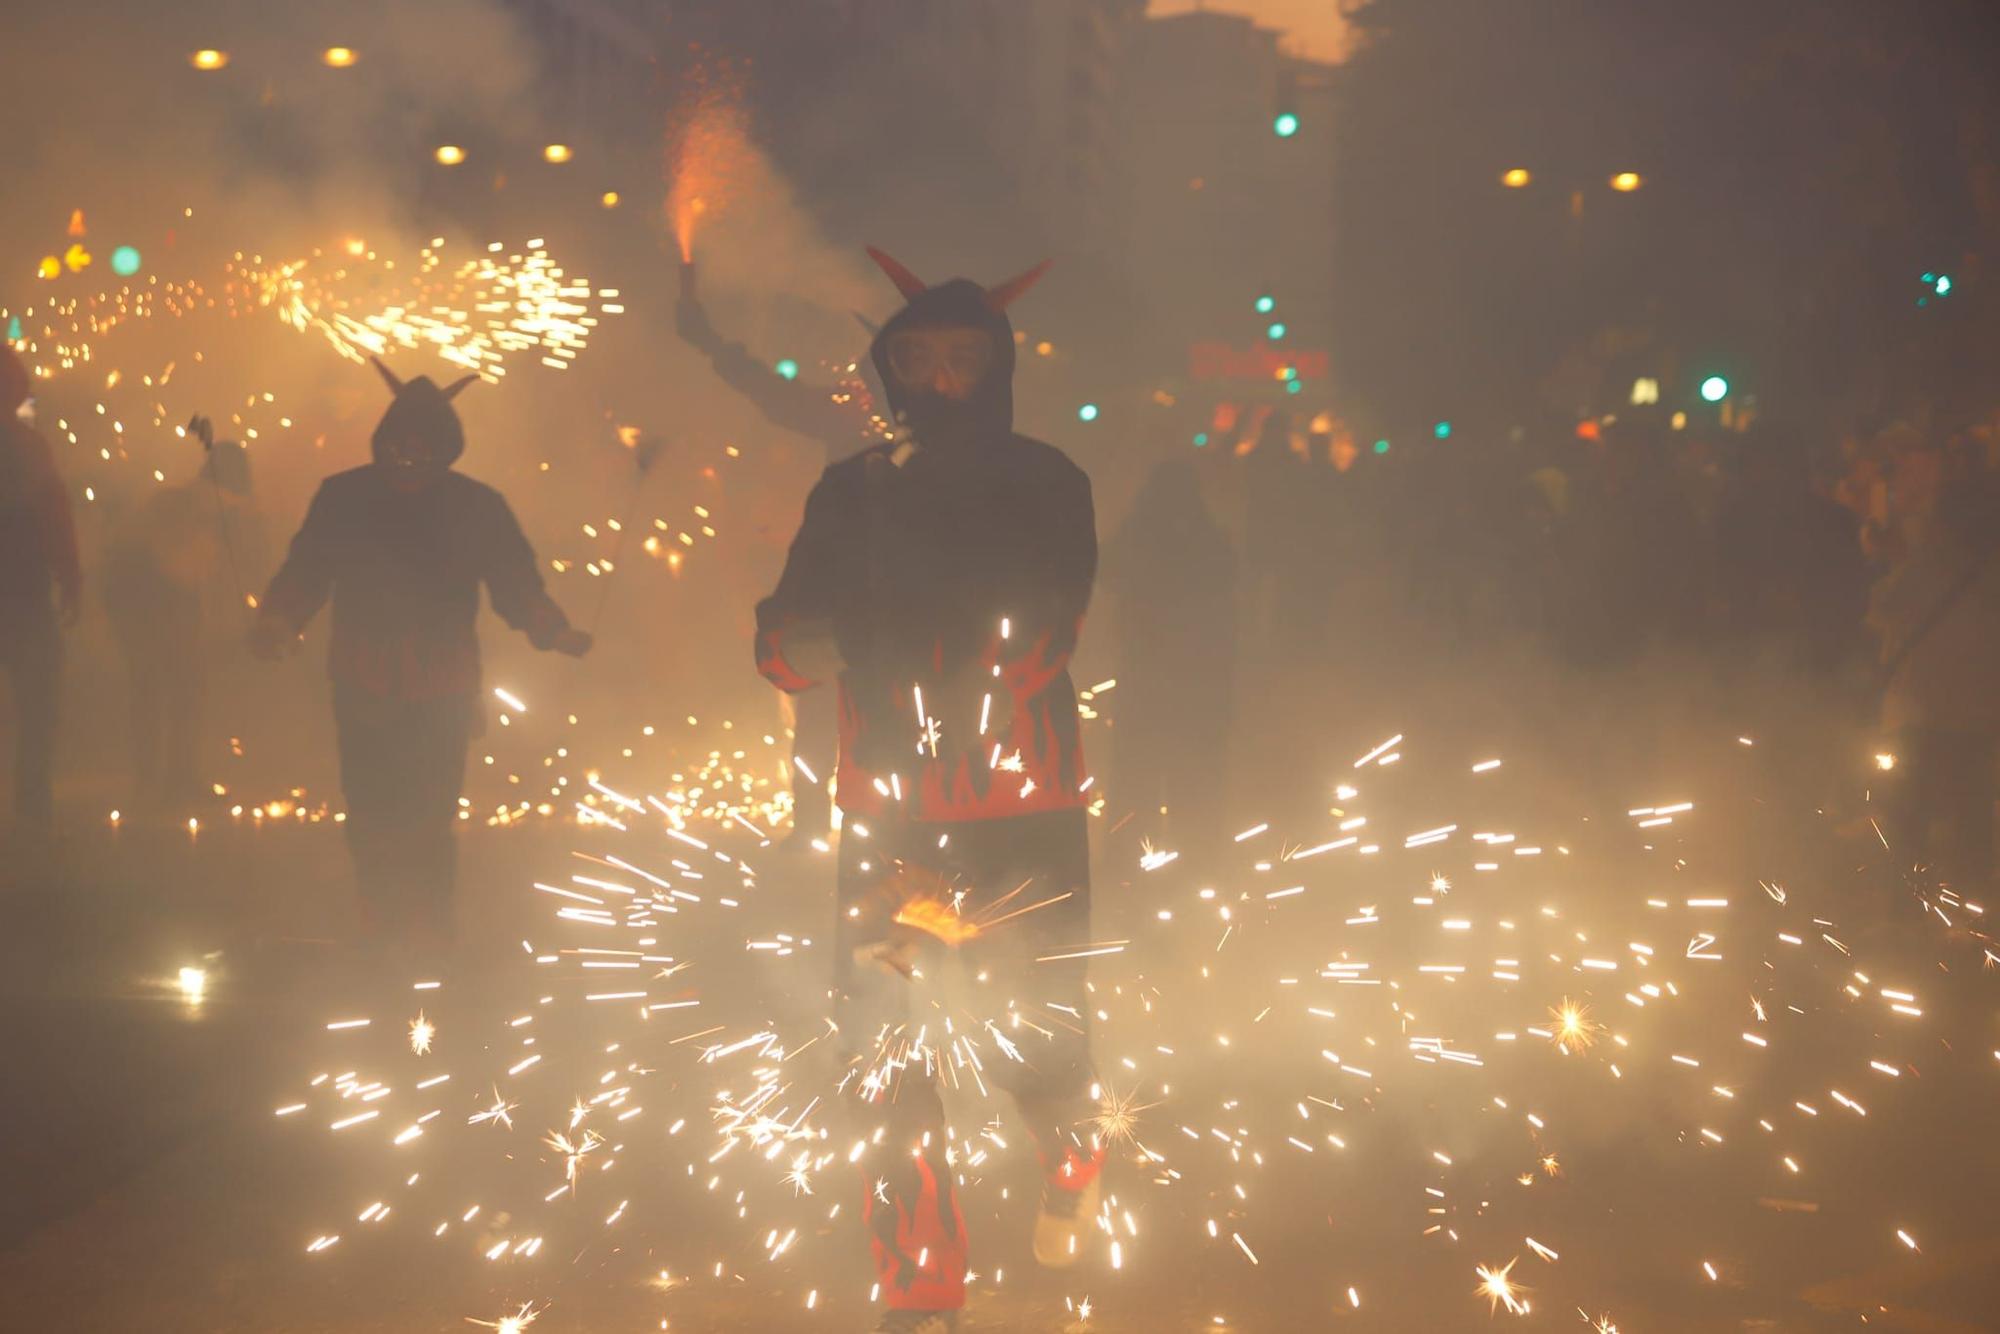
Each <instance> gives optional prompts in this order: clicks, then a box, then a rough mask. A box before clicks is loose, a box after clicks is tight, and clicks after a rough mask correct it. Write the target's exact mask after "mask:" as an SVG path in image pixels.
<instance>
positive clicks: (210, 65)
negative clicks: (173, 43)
mask: <svg viewBox="0 0 2000 1334" xmlns="http://www.w3.org/2000/svg"><path fill="white" fill-rule="evenodd" d="M228 63H229V53H228V52H227V51H217V50H215V49H214V48H213V47H203V48H202V49H201V50H199V51H197V52H195V53H194V54H193V55H191V56H189V57H188V64H190V65H193V66H194V67H195V68H196V69H199V70H216V69H221V68H222V67H223V66H224V65H227V64H228Z"/></svg>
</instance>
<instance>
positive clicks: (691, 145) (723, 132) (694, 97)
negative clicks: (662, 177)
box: [667, 59, 750, 264]
mask: <svg viewBox="0 0 2000 1334" xmlns="http://www.w3.org/2000/svg"><path fill="white" fill-rule="evenodd" d="M749 157H750V137H749V129H748V124H747V121H746V118H745V116H744V112H743V87H742V76H741V72H740V70H739V69H738V68H737V67H736V66H735V65H733V64H732V63H730V62H728V61H726V60H722V59H704V60H701V61H699V62H697V63H696V64H695V66H694V67H693V68H691V69H690V70H689V71H688V74H687V81H686V92H685V93H684V94H683V95H682V98H681V104H680V106H679V108H678V109H677V112H676V115H675V117H674V121H673V129H672V130H671V131H670V132H669V135H668V140H667V177H668V180H669V182H670V184H669V186H668V190H667V226H668V227H669V228H670V229H671V230H672V232H673V234H674V241H675V243H676V244H677V245H678V246H679V247H680V252H681V262H682V263H683V264H687V263H691V262H692V261H693V260H694V234H695V229H696V227H697V226H698V225H699V224H700V223H701V221H702V220H703V219H704V218H705V217H707V216H708V215H710V214H712V213H715V212H717V211H719V210H720V209H721V208H723V207H724V206H726V205H727V204H728V203H729V201H730V199H731V197H732V196H733V195H734V194H735V192H736V190H737V188H738V187H739V185H740V184H741V181H742V178H743V175H744V171H745V168H746V166H747V164H748V161H749Z"/></svg>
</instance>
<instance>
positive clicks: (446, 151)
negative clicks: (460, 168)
mask: <svg viewBox="0 0 2000 1334" xmlns="http://www.w3.org/2000/svg"><path fill="white" fill-rule="evenodd" d="M437 160H438V165H439V166H442V167H456V166H457V165H458V164H459V163H461V162H463V161H465V150H464V149H463V148H460V147H459V146H458V145H457V144H439V145H438V151H437Z"/></svg>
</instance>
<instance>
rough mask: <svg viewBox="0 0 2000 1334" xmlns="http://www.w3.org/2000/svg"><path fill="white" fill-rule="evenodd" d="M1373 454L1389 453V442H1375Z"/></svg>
mask: <svg viewBox="0 0 2000 1334" xmlns="http://www.w3.org/2000/svg"><path fill="white" fill-rule="evenodd" d="M1375 452H1376V453H1377V454H1387V453H1388V452H1389V442H1388V441H1387V440H1377V441H1376V442H1375Z"/></svg>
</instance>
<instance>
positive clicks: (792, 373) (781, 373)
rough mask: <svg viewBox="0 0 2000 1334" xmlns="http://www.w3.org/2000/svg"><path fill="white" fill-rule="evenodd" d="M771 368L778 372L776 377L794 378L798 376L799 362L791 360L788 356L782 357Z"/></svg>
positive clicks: (783, 378) (782, 378)
mask: <svg viewBox="0 0 2000 1334" xmlns="http://www.w3.org/2000/svg"><path fill="white" fill-rule="evenodd" d="M771 369H772V370H774V371H776V372H777V373H778V378H779V379H781V380H796V379H798V378H799V363H798V362H796V361H793V360H792V359H791V358H790V357H785V358H782V359H781V360H780V361H779V362H778V364H777V365H775V366H773V367H772V368H771Z"/></svg>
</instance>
